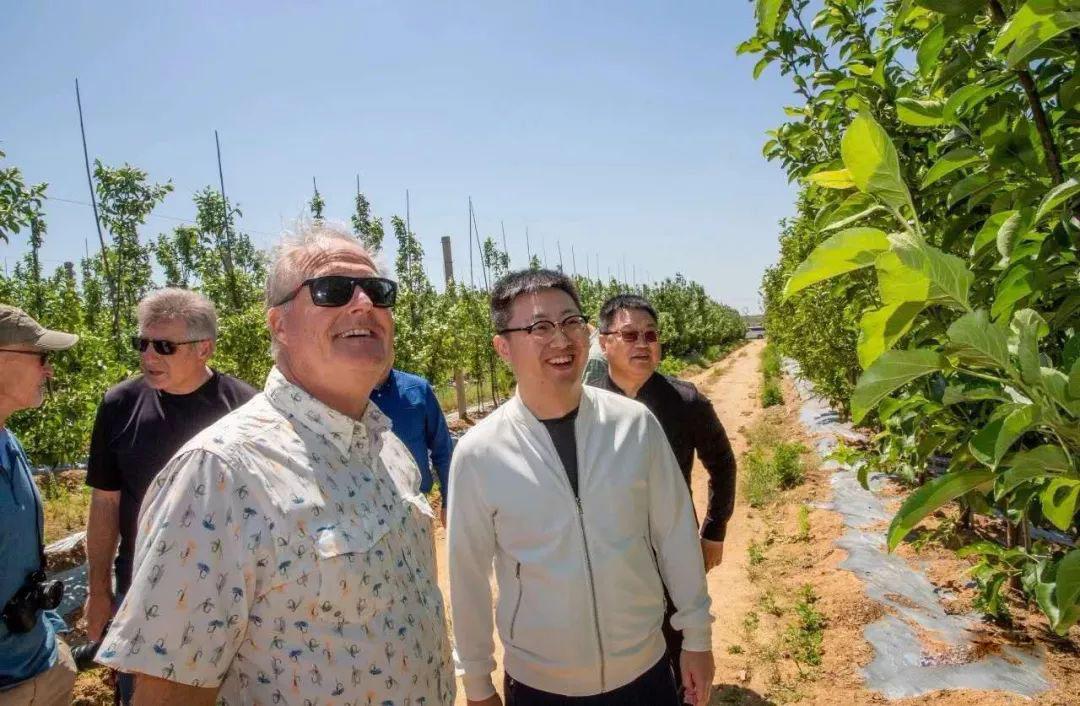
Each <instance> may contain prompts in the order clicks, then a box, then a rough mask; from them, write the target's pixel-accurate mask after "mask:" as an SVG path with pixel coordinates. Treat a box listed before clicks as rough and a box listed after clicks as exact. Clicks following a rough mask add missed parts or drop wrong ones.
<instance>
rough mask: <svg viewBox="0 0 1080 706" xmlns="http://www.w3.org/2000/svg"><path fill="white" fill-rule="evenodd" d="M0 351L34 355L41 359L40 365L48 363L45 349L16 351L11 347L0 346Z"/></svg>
mask: <svg viewBox="0 0 1080 706" xmlns="http://www.w3.org/2000/svg"><path fill="white" fill-rule="evenodd" d="M0 353H20V354H22V355H36V356H37V357H38V360H40V361H41V367H43V368H44V367H45V366H46V365H48V364H49V354H48V353H47V352H45V351H17V350H14V349H13V348H0Z"/></svg>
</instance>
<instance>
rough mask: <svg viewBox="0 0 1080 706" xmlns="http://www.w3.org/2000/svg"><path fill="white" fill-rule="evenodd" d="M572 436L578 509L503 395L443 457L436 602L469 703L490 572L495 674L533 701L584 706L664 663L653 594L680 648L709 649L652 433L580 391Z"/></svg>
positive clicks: (487, 684)
mask: <svg viewBox="0 0 1080 706" xmlns="http://www.w3.org/2000/svg"><path fill="white" fill-rule="evenodd" d="M574 431H575V435H576V437H577V439H576V441H577V458H578V486H579V495H578V497H575V495H574V492H573V490H572V488H571V486H570V482H569V480H568V479H567V476H566V471H565V469H564V468H563V465H562V462H561V461H560V460H559V456H558V453H557V452H556V450H555V445H554V443H553V442H552V440H551V437H550V435H549V434H548V431H547V429H546V428H545V427H544V425H543V424H542V423H541V422H540V421H539V420H538V419H537V418H536V417H535V416H534V415H533V414H532V413H531V412H530V411H529V410H528V409H527V408H526V407H525V405H524V404H523V403H522V401H521V399H520V398H519V397H518V396H517V395H515V396H514V397H513V398H512V399H511V400H510V401H508V402H507V403H506V404H504V405H503V406H502V407H500V408H499V409H497V410H496V411H495V412H494V413H492V414H491V415H490V416H489V417H487V418H486V419H484V420H483V421H481V422H480V423H479V424H477V425H476V427H474V428H473V429H472V430H470V431H469V432H468V433H467V434H466V435H465V436H464V438H462V440H461V442H460V443H459V444H458V446H457V448H456V449H455V451H454V457H453V460H452V462H451V468H450V478H451V482H450V517H449V561H450V600H451V609H452V615H453V623H454V636H455V640H456V644H457V651H458V656H459V657H460V659H461V663H462V666H463V667H464V670H465V678H464V681H465V693H466V696H467V697H468V698H469V699H484V698H487V697H489V696H491V695H492V694H493V693H495V688H494V685H493V683H492V680H491V672H492V670H493V669H494V668H495V661H494V658H493V650H494V641H493V637H492V610H491V603H492V593H491V583H490V576H491V567H492V560H493V559H494V565H495V576H496V579H497V581H498V589H499V597H498V604H497V606H496V610H495V616H494V622H495V626H496V627H497V628H498V631H499V638H500V639H501V640H502V644H503V648H504V653H505V658H504V662H505V663H504V665H503V666H504V669H505V670H506V673H507V674H509V675H510V676H512V677H513V678H514V679H516V680H518V681H520V682H522V683H524V684H527V685H529V686H531V687H533V688H536V689H540V690H543V691H548V692H553V693H558V694H565V695H567V696H586V695H591V694H598V693H601V692H606V691H611V690H612V689H615V688H618V687H620V686H623V685H625V684H628V683H630V682H631V681H633V680H634V679H636V678H637V677H639V676H641V675H642V674H644V673H645V672H646V671H647V670H648V669H649V668H650V667H652V666H653V665H654V664H656V663H657V662H658V661H659V660H660V658H661V657H662V656H663V655H664V651H665V644H664V638H663V634H662V632H661V624H662V622H663V619H664V585H666V586H667V588H668V591H669V592H670V594H671V597H672V600H673V601H674V603H675V607H676V608H677V612H676V613H675V615H674V617H673V618H672V621H671V623H672V625H673V626H674V627H675V628H676V629H680V630H682V631H683V640H684V641H683V648H684V649H687V650H693V651H708V650H710V649H711V648H712V636H711V621H712V617H711V616H710V614H709V605H710V603H709V594H708V591H707V589H706V585H705V568H704V562H703V560H702V556H701V545H700V542H699V539H698V533H697V522H696V520H695V518H694V510H693V506H692V505H691V501H690V494H689V492H688V491H687V488H686V482H685V481H684V480H683V477H682V473H681V472H680V471H679V467H678V465H677V463H676V461H675V455H674V454H673V453H672V451H671V447H670V446H669V445H668V441H667V437H666V436H665V435H664V431H663V429H662V428H661V426H660V423H659V422H658V421H657V420H656V418H655V417H653V415H652V413H650V412H649V411H648V410H647V409H646V408H645V406H644V405H642V404H640V403H638V402H635V401H633V400H630V399H627V398H625V397H622V396H620V395H615V394H613V393H610V392H607V391H604V390H599V389H597V388H593V387H585V388H584V391H583V394H582V397H581V405H580V407H579V408H578V415H577V419H576V421H575V424H574ZM661 577H663V583H661Z"/></svg>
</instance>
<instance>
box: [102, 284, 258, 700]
mask: <svg viewBox="0 0 1080 706" xmlns="http://www.w3.org/2000/svg"><path fill="white" fill-rule="evenodd" d="M138 319H139V335H138V336H136V337H133V339H132V345H133V346H135V348H136V350H138V351H139V353H140V355H139V363H140V365H139V367H140V369H141V371H142V375H141V376H140V377H136V378H132V379H130V380H126V381H124V382H122V383H120V384H119V385H117V386H115V387H113V388H112V389H110V390H109V391H108V392H106V393H105V398H104V400H103V401H102V403H101V406H100V407H99V408H98V412H97V419H96V420H95V421H94V431H93V435H92V437H91V441H90V460H89V464H88V467H87V474H86V483H87V485H89V486H91V487H92V488H93V489H94V492H93V497H92V500H91V503H90V520H89V522H88V523H87V532H86V553H87V558H88V559H89V564H90V576H89V584H90V585H89V589H90V590H89V595H88V597H87V600H86V608H85V611H84V616H85V618H86V621H87V633H88V636H89V638H90V639H91V640H95V641H96V640H99V639H101V637H102V635H103V633H104V629H105V626H106V624H107V623H108V621H109V619H110V618H111V617H112V613H113V610H114V608H115V607H116V606H117V605H119V603H120V597H122V596H123V594H124V593H126V592H127V590H128V587H129V585H130V583H131V569H132V561H133V556H134V553H135V532H136V526H137V521H138V516H139V506H140V504H141V503H142V499H143V496H144V495H145V493H146V489H147V488H148V487H149V485H150V483H151V481H153V479H154V476H156V475H157V473H158V471H160V470H161V469H162V467H164V465H165V464H166V462H168V460H169V459H170V458H171V457H172V456H173V454H174V453H176V452H177V451H178V450H179V449H180V447H181V446H183V445H184V444H185V443H186V442H187V441H188V440H189V439H191V438H192V437H194V436H195V435H196V434H197V433H199V432H200V431H202V430H203V429H205V428H206V427H208V426H209V425H210V424H212V423H214V422H215V421H217V420H218V419H220V418H221V417H223V416H224V415H225V414H227V413H228V412H230V411H231V410H234V409H236V408H237V407H239V406H241V405H242V404H244V403H245V402H247V401H248V400H249V399H251V398H252V397H253V396H254V395H255V394H256V391H255V390H254V389H253V388H252V387H251V386H250V385H248V384H247V383H245V382H242V381H241V380H237V379H236V378H233V377H230V376H228V375H224V374H222V373H219V372H216V371H214V370H211V369H210V368H209V367H208V366H207V362H208V361H209V359H210V356H211V355H212V354H213V352H214V342H215V339H216V338H217V315H216V313H215V312H214V306H213V304H211V303H210V301H209V300H207V299H206V298H205V297H204V296H202V295H201V294H198V293H196V292H192V291H190V290H185V289H162V290H158V291H156V292H154V293H152V294H150V295H148V296H147V297H146V298H144V299H143V300H142V301H141V302H140V303H139V308H138ZM118 540H119V551H117V541H118ZM114 559H115V569H116V589H115V593H114V590H113V581H112V568H113V566H114ZM120 677H121V679H120V684H119V688H120V698H121V701H122V703H128V702H130V699H131V693H130V689H131V680H130V678H129V677H127V675H123V674H122V675H120Z"/></svg>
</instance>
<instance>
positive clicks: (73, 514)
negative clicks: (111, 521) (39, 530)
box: [34, 471, 93, 544]
mask: <svg viewBox="0 0 1080 706" xmlns="http://www.w3.org/2000/svg"><path fill="white" fill-rule="evenodd" d="M83 477H84V474H82V473H81V472H79V471H68V472H65V473H64V474H63V475H62V476H61V475H58V474H56V473H45V474H42V475H39V476H35V478H34V480H35V481H36V482H37V485H38V490H39V491H40V492H41V499H42V503H43V504H44V506H45V543H46V544H49V543H50V542H55V541H56V540H58V539H63V538H64V537H67V536H68V535H69V534H73V533H75V532H79V531H81V530H84V529H86V520H87V519H88V518H89V517H90V496H91V494H92V492H93V491H92V490H91V489H90V488H88V487H87V486H86V485H84V484H83Z"/></svg>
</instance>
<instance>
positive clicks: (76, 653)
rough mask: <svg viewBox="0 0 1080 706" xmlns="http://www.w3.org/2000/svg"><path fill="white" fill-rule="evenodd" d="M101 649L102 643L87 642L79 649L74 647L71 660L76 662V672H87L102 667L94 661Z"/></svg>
mask: <svg viewBox="0 0 1080 706" xmlns="http://www.w3.org/2000/svg"><path fill="white" fill-rule="evenodd" d="M99 647H101V643H100V642H87V643H85V644H83V645H79V646H78V647H72V648H71V658H72V659H73V660H75V671H77V672H85V671H86V670H88V669H94V668H96V667H99V666H100V665H99V664H98V663H97V662H95V661H94V658H95V657H97V652H98V648H99Z"/></svg>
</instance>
